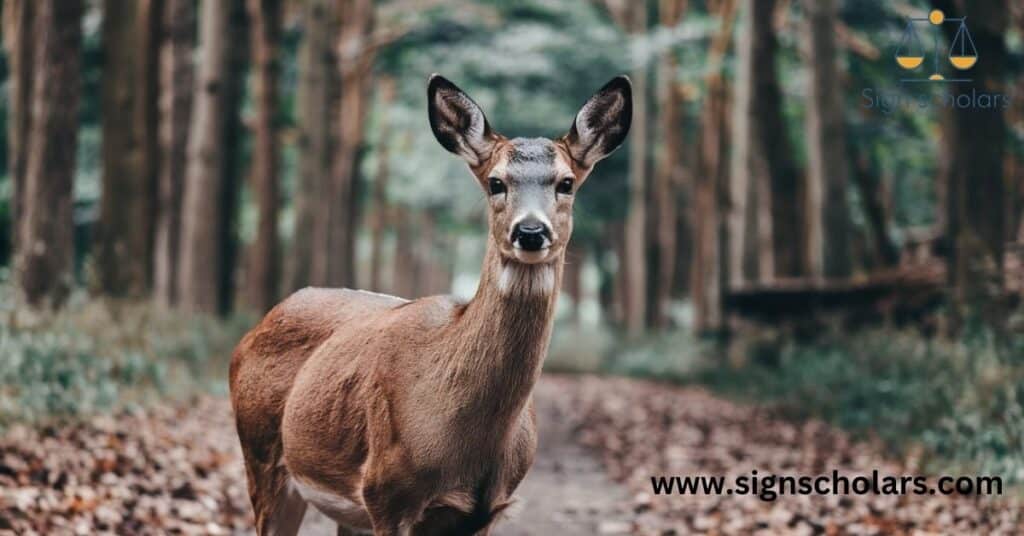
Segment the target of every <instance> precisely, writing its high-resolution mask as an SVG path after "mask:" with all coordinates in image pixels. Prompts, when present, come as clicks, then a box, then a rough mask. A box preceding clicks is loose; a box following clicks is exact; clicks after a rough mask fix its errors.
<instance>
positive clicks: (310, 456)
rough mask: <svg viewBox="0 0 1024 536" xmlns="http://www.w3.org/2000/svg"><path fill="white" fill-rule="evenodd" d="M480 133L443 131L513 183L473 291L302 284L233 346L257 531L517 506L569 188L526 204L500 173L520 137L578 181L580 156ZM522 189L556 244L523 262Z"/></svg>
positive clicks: (385, 530) (495, 204) (565, 232)
mask: <svg viewBox="0 0 1024 536" xmlns="http://www.w3.org/2000/svg"><path fill="white" fill-rule="evenodd" d="M453 87H454V86H453ZM456 89H457V88H456ZM467 102H468V103H469V104H466V103H467ZM460 104H463V105H472V101H469V100H468V98H467V99H465V102H462V101H460ZM470 111H472V110H470ZM457 112H459V113H452V114H447V115H442V117H448V116H451V117H463V115H460V114H461V113H462V112H464V110H459V111H457ZM446 128H448V126H446ZM446 132H448V131H446ZM453 132H456V133H457V132H458V131H457V130H454V131H453ZM488 135H489V136H493V137H492V138H488V139H489V142H488V143H483V142H481V140H475V142H474V140H469V142H467V143H465V144H461V145H455V144H452V145H453V146H457V147H483V146H486V147H490V148H491V152H490V153H489V154H484V155H480V156H479V158H478V159H477V165H476V166H475V167H473V168H472V170H473V172H474V174H475V175H476V177H477V179H478V180H479V181H480V184H481V185H483V186H484V187H485V188H486V184H487V181H488V179H489V178H490V177H495V176H498V177H499V178H504V179H505V180H507V181H508V182H509V183H510V193H509V195H507V196H498V195H492V196H489V197H488V202H489V211H488V212H489V225H490V229H491V232H490V233H489V234H488V243H487V251H486V254H485V258H484V262H483V270H482V276H481V280H480V284H479V287H478V289H477V293H476V295H475V296H474V297H473V299H472V300H470V301H469V302H468V303H459V302H457V301H455V300H454V299H453V298H451V297H448V296H434V297H429V298H422V299H418V300H415V301H407V300H403V299H400V298H395V297H391V296H383V295H379V294H373V293H366V292H361V291H352V290H345V289H342V290H338V289H314V288H307V289H303V290H300V291H299V292H296V293H295V294H293V295H292V296H291V297H289V298H288V299H286V300H285V301H284V302H282V303H280V304H279V305H278V306H277V307H275V308H274V309H273V310H271V311H270V312H269V313H268V314H267V315H266V317H264V318H263V320H262V321H261V322H260V323H259V325H257V326H256V327H255V328H253V330H252V331H250V332H249V333H248V334H247V335H246V336H245V337H244V338H243V339H242V341H241V342H240V343H239V345H238V347H237V348H236V349H235V353H234V355H233V356H232V360H231V374H230V383H231V401H232V405H233V407H234V410H235V417H236V424H237V428H238V436H239V439H240V441H241V443H242V451H243V454H244V457H245V464H246V472H247V476H248V483H249V492H250V497H251V500H252V505H253V509H254V511H255V514H256V528H257V532H258V533H259V534H261V535H264V534H294V533H295V532H296V531H297V530H298V526H299V524H300V523H301V520H302V516H303V514H304V512H305V509H306V504H307V501H309V502H313V503H314V504H316V505H317V506H318V507H319V508H320V509H321V510H322V511H324V513H325V514H327V515H329V516H331V517H333V518H334V519H335V520H336V521H338V523H339V527H342V528H340V529H339V530H340V531H341V533H346V532H347V530H348V529H346V528H343V527H348V528H351V529H359V530H368V529H372V530H373V533H374V534H377V535H399V534H410V533H414V534H438V535H440V534H445V535H448V534H467V535H469V534H487V532H488V531H489V527H490V526H491V524H492V522H493V521H494V519H495V518H496V517H497V516H498V515H499V514H500V513H501V512H502V511H504V510H505V509H506V508H507V507H508V505H509V504H510V503H511V501H512V493H513V491H514V490H515V488H516V486H518V484H519V482H520V481H521V480H522V478H523V477H524V476H525V475H526V472H527V470H528V469H529V467H530V465H531V464H532V461H533V456H534V452H535V450H536V445H537V434H536V427H535V416H534V413H533V409H532V403H531V400H530V396H531V392H532V389H533V386H534V384H535V382H536V381H537V378H538V376H539V375H540V370H541V364H542V361H543V358H544V355H545V354H546V352H547V345H548V341H549V340H550V336H551V329H552V315H553V313H554V306H555V300H556V298H557V295H558V287H559V285H560V282H561V275H562V264H563V259H564V250H565V244H566V243H567V242H568V239H569V235H570V234H571V232H572V201H573V196H571V195H570V196H566V195H554V193H553V192H554V190H553V188H554V186H553V183H552V186H551V188H552V189H551V190H550V194H549V193H543V194H542V195H541V194H536V193H534V194H533V195H534V197H536V198H540V197H543V199H545V200H546V201H543V202H539V201H537V200H536V199H532V200H531V199H526V201H524V200H523V199H524V197H523V196H517V195H516V194H515V192H514V186H515V181H516V180H517V178H516V177H514V176H507V170H508V169H509V167H510V164H509V162H510V159H512V155H513V153H515V151H516V150H517V149H516V146H517V143H518V144H524V145H521V148H523V150H524V151H526V150H527V149H528V148H527V147H526V145H525V144H533V145H530V147H531V148H532V149H533V151H534V153H537V150H538V147H541V149H540V154H543V155H551V156H552V158H551V162H548V163H547V164H545V165H547V166H550V172H551V175H552V176H559V177H564V176H565V174H566V173H569V174H571V175H570V176H571V177H572V178H573V179H574V180H575V181H576V182H577V184H578V183H581V182H582V181H583V180H584V179H585V178H586V176H587V174H588V173H589V171H590V169H589V168H584V167H582V166H580V165H579V163H578V162H575V161H574V160H573V159H572V158H570V156H569V155H570V154H572V152H571V150H570V149H572V147H569V146H567V143H568V142H567V141H565V140H558V141H556V142H551V141H548V140H507V139H505V138H502V137H500V136H498V135H496V134H491V133H490V132H489V129H488ZM623 135H624V134H623ZM538 144H540V145H538ZM545 144H546V145H545ZM549 147H550V148H551V150H549V149H547V148H549ZM521 154H526V152H524V153H521ZM531 169H534V168H531ZM541 171H544V169H541ZM503 174H504V175H503ZM546 175H547V174H546V173H545V176H546ZM545 188H546V187H545ZM527 190H528V188H526V187H524V192H525V191H527ZM533 191H535V192H536V191H540V190H537V188H536V187H534V190H533ZM543 192H548V191H547V190H543ZM525 195H526V194H524V196H525ZM525 202H529V203H530V205H529V206H530V207H531V210H543V213H544V216H545V217H546V218H548V219H549V221H550V224H551V229H550V230H551V246H550V251H547V252H544V253H540V254H537V255H535V256H534V257H530V258H529V259H528V260H527V261H523V262H520V260H519V259H520V258H521V253H522V252H518V251H514V248H513V247H512V243H511V242H510V239H509V234H510V230H511V227H512V226H513V225H514V222H515V219H516V218H517V217H519V216H518V214H519V212H520V209H521V208H522V207H520V206H518V205H517V204H518V203H525ZM517 255H520V257H517Z"/></svg>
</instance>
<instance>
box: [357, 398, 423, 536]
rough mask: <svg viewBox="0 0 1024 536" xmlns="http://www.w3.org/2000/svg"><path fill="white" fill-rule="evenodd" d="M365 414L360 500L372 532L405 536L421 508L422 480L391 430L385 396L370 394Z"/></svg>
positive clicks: (392, 428) (385, 535)
mask: <svg viewBox="0 0 1024 536" xmlns="http://www.w3.org/2000/svg"><path fill="white" fill-rule="evenodd" d="M378 393H380V391H378ZM368 414H369V415H370V417H371V418H370V419H369V420H368V422H367V435H368V442H367V443H368V447H369V452H368V456H367V459H366V463H365V465H364V469H363V481H362V490H363V491H362V493H363V504H364V505H366V511H367V512H368V513H369V514H370V522H371V523H372V524H373V534H374V535H375V536H408V535H410V534H412V528H413V526H414V525H415V524H416V522H417V521H419V519H420V517H421V516H422V514H423V509H424V508H425V494H424V493H423V491H422V488H423V482H421V481H418V479H417V477H416V474H415V472H414V469H413V464H412V462H411V459H410V456H409V455H408V453H407V452H406V450H405V448H404V447H403V446H402V444H401V443H400V442H399V441H398V437H397V436H396V434H395V432H394V427H393V423H392V420H391V411H390V404H389V403H388V401H387V399H386V398H384V397H383V396H376V397H374V398H373V399H372V400H371V402H370V405H369V408H368Z"/></svg>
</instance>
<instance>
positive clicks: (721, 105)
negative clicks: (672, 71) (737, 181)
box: [690, 0, 736, 333]
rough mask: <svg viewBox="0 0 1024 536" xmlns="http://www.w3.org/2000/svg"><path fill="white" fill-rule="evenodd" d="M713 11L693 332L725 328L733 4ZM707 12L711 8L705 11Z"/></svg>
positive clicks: (726, 0)
mask: <svg viewBox="0 0 1024 536" xmlns="http://www.w3.org/2000/svg"><path fill="white" fill-rule="evenodd" d="M715 4H716V5H715V6H714V8H713V9H712V10H713V11H714V12H715V13H717V14H718V15H719V18H720V20H721V27H720V28H719V30H718V32H716V33H715V35H714V37H713V38H712V41H711V46H710V48H709V54H708V70H707V75H706V76H705V79H704V84H705V88H706V89H705V96H704V106H703V111H702V115H701V140H700V144H701V147H700V168H699V169H700V172H699V173H697V174H696V175H697V176H696V179H695V181H694V183H693V189H694V195H693V199H694V218H693V228H694V229H693V241H694V246H693V268H692V270H691V272H690V278H691V290H690V294H691V296H693V303H694V309H695V315H694V316H695V318H694V330H695V331H696V332H697V333H704V332H715V331H719V330H721V329H722V327H723V326H724V312H723V309H722V292H723V286H724V281H725V277H724V276H723V271H724V268H725V266H723V265H724V264H725V263H724V262H723V256H724V255H723V252H724V251H728V249H727V248H724V247H723V244H722V242H723V240H722V238H723V236H727V234H726V233H725V232H724V220H723V218H722V216H721V209H720V205H721V199H722V198H723V197H724V192H723V191H724V190H726V188H725V185H726V182H727V180H728V166H727V165H726V162H724V161H723V158H722V157H723V155H725V154H726V148H727V146H728V136H729V129H728V113H727V110H728V109H729V90H728V86H727V85H726V82H725V77H724V76H723V74H722V65H723V61H722V58H723V57H724V56H725V53H726V51H727V50H728V47H729V41H730V40H731V39H730V38H731V36H732V28H733V24H734V20H735V12H736V3H735V0H718V1H717V2H716V3H715ZM709 9H711V8H709Z"/></svg>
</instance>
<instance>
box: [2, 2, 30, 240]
mask: <svg viewBox="0 0 1024 536" xmlns="http://www.w3.org/2000/svg"><path fill="white" fill-rule="evenodd" d="M35 6H36V3H35V2H34V1H33V0H7V1H6V2H5V3H4V21H3V24H4V26H3V34H4V49H5V50H6V52H7V61H8V63H9V65H10V66H9V69H10V75H9V76H10V93H9V101H8V104H7V106H8V110H7V113H8V116H9V118H8V121H7V164H8V168H7V172H8V174H9V176H10V178H11V223H12V225H11V245H12V246H13V249H14V251H17V250H18V239H19V235H20V234H21V224H22V222H23V221H24V218H23V216H24V212H25V208H24V206H25V173H26V168H27V167H28V154H29V152H28V147H27V145H28V142H29V134H30V132H31V131H32V94H33V93H32V86H33V77H34V71H35V69H34V65H35V48H36V45H35V39H34V35H33V34H34V31H33V24H34V20H35V13H36V7H35Z"/></svg>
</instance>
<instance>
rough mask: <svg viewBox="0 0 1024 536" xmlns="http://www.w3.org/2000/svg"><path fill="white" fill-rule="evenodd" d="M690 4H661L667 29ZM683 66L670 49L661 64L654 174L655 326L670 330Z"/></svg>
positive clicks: (679, 0) (669, 0)
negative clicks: (678, 74) (680, 73)
mask: <svg viewBox="0 0 1024 536" xmlns="http://www.w3.org/2000/svg"><path fill="white" fill-rule="evenodd" d="M686 3H687V0H660V2H659V4H658V16H659V23H660V24H661V26H663V27H665V28H674V27H675V26H676V25H677V24H679V21H680V19H681V18H682V16H683V11H684V10H685V9H686ZM678 68H679V65H678V62H677V61H676V51H675V50H674V48H668V49H666V50H665V51H664V52H663V53H662V55H661V58H659V61H658V69H657V73H658V88H657V98H658V130H659V132H660V138H661V140H660V141H661V143H660V151H659V153H658V160H657V168H656V169H655V173H654V195H653V198H654V204H655V212H656V213H657V225H656V226H655V242H656V243H657V253H658V254H657V260H658V265H657V270H656V271H655V272H654V274H655V281H656V285H657V290H656V291H655V295H654V301H655V304H654V324H655V325H656V326H658V327H661V328H665V327H668V321H669V315H668V310H669V306H670V305H671V301H672V290H673V288H674V287H675V278H676V272H677V270H676V262H677V261H678V260H679V256H678V255H677V252H676V244H677V237H676V231H677V230H678V228H679V221H678V220H679V211H678V209H677V204H678V203H679V200H680V198H681V196H680V195H679V189H680V188H679V186H680V183H681V182H682V176H683V169H682V158H681V155H682V152H683V142H682V109H681V108H682V106H681V103H680V102H679V101H680V92H679V91H677V90H676V72H677V71H678Z"/></svg>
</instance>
